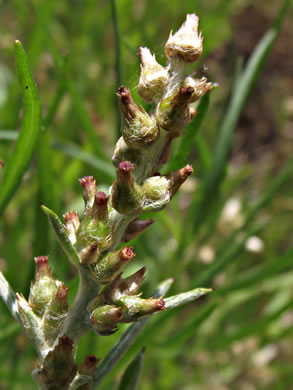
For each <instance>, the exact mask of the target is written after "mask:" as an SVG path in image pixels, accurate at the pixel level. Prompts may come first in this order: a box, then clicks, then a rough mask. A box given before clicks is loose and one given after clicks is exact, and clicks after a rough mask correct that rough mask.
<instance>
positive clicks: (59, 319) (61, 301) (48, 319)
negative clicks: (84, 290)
mask: <svg viewBox="0 0 293 390" xmlns="http://www.w3.org/2000/svg"><path fill="white" fill-rule="evenodd" d="M67 296H68V288H67V287H66V286H65V285H64V283H63V282H59V281H58V282H57V291H56V294H55V295H54V297H53V298H52V300H51V302H50V303H49V304H48V306H47V308H46V310H45V313H44V317H43V323H42V328H43V331H44V336H45V339H46V341H47V343H48V344H49V345H53V344H54V342H55V340H56V338H57V337H58V334H59V332H60V330H61V329H62V327H63V324H64V321H65V317H66V314H67V311H68V302H67Z"/></svg>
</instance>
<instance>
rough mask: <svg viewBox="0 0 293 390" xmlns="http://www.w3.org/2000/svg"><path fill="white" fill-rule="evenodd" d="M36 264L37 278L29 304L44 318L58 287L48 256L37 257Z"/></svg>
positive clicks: (31, 291) (32, 287) (31, 290)
mask: <svg viewBox="0 0 293 390" xmlns="http://www.w3.org/2000/svg"><path fill="white" fill-rule="evenodd" d="M35 262H36V276H35V282H34V283H33V284H32V286H31V289H30V296H29V303H30V305H31V307H32V309H33V310H34V311H35V312H36V314H38V315H39V316H42V315H43V313H44V311H45V309H46V306H47V305H48V303H49V302H50V301H51V299H52V298H53V296H54V295H55V293H56V291H57V286H56V282H55V280H54V279H53V278H52V273H51V270H50V267H49V265H48V256H39V257H35Z"/></svg>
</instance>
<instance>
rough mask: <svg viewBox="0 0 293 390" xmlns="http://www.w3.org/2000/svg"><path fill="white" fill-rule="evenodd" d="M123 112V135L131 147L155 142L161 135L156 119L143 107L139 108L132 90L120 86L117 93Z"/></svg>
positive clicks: (139, 146)
mask: <svg viewBox="0 0 293 390" xmlns="http://www.w3.org/2000/svg"><path fill="white" fill-rule="evenodd" d="M117 96H118V98H119V101H120V109H121V113H122V127H121V131H122V135H123V138H124V141H125V142H126V144H127V145H128V146H129V147H131V148H141V147H145V146H146V145H149V144H151V143H153V142H154V141H155V140H156V139H157V138H158V137H159V135H160V129H159V127H158V125H157V123H156V121H155V120H154V119H153V118H152V117H150V116H149V114H148V113H147V112H146V111H145V110H144V108H143V107H141V108H138V106H137V105H136V103H135V101H134V100H133V98H132V96H131V94H130V91H129V90H128V89H126V88H125V87H120V88H119V90H118V93H117Z"/></svg>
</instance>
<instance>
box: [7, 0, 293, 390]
mask: <svg viewBox="0 0 293 390" xmlns="http://www.w3.org/2000/svg"><path fill="white" fill-rule="evenodd" d="M113 5H115V3H114V1H110V0H96V1H93V0H86V1H82V0H71V1H70V2H69V1H67V2H66V1H56V0H43V1H41V0H38V1H37V0H34V1H32V0H30V1H23V0H2V1H0V21H1V23H0V52H1V56H0V159H1V160H3V161H4V162H6V161H7V160H8V159H9V156H10V155H11V152H12V150H13V148H14V145H15V139H16V137H17V131H18V130H19V128H20V125H21V118H22V98H21V91H20V87H19V83H18V80H17V73H16V68H15V58H14V48H13V43H14V40H15V39H19V40H21V41H22V43H23V45H24V47H25V49H26V51H27V54H28V58H29V61H30V64H31V67H32V70H33V74H34V77H35V79H36V81H37V84H38V87H39V90H40V95H41V99H42V104H43V118H44V119H43V131H42V134H41V137H40V139H39V141H38V145H37V147H36V150H35V154H34V158H33V161H32V163H31V164H30V167H29V169H28V170H27V171H26V172H25V174H24V176H23V179H22V182H21V183H20V186H19V187H18V189H17V191H16V193H15V194H14V196H13V198H12V199H11V201H10V202H9V204H8V206H7V207H6V209H5V211H4V213H3V214H2V216H1V217H2V218H1V222H0V247H1V250H0V270H1V271H2V272H3V273H4V275H5V276H6V277H7V279H8V280H9V282H10V284H11V286H12V287H13V289H14V290H15V291H18V292H23V293H24V294H25V295H27V294H28V291H29V285H30V281H31V280H32V279H33V276H34V262H33V257H34V256H38V255H47V254H50V262H51V266H52V268H53V272H54V274H55V276H56V277H57V278H59V279H62V280H64V281H65V282H66V284H67V285H68V286H69V287H70V296H71V297H72V296H74V294H75V292H76V288H77V278H76V275H75V274H74V272H73V269H72V267H71V266H70V265H69V262H68V261H67V259H66V258H65V255H64V253H63V252H62V250H61V249H60V247H59V246H58V243H56V239H55V237H54V236H53V234H52V232H51V230H50V227H49V224H48V222H47V219H46V217H45V216H44V215H43V214H42V213H41V210H40V207H39V203H40V202H43V203H44V204H45V205H46V206H48V207H50V208H51V209H53V210H54V211H55V212H57V213H58V214H59V215H62V214H64V213H65V212H66V211H69V210H72V209H75V210H79V211H80V210H81V209H82V197H81V189H80V186H79V183H78V180H77V179H78V178H79V177H82V176H84V175H93V176H94V177H95V178H96V181H97V185H98V189H99V190H103V188H107V187H108V186H109V185H110V184H111V182H112V181H113V178H114V177H115V170H114V168H113V167H112V165H111V162H110V159H111V154H112V151H113V147H114V144H115V142H116V140H117V137H118V134H119V121H120V118H119V112H118V111H117V108H118V106H117V98H116V95H115V91H116V89H117V88H118V86H120V85H126V86H127V87H128V88H130V89H131V91H132V93H133V96H134V97H135V99H136V101H137V102H138V103H141V104H143V102H142V100H141V99H140V97H139V96H138V93H137V88H136V86H137V83H138V78H139V61H138V57H137V55H136V51H137V48H138V47H139V46H147V47H149V48H150V49H151V51H152V52H155V53H156V58H157V60H158V61H159V62H160V63H161V64H163V65H165V64H166V59H165V56H164V43H165V41H166V40H167V38H168V35H169V31H170V30H171V29H173V30H174V31H176V30H177V29H178V28H179V27H180V25H181V24H182V22H183V21H184V20H185V15H186V14H187V13H193V12H195V13H196V14H197V15H198V16H199V17H200V30H201V31H202V32H203V36H204V55H203V59H202V60H201V61H200V63H199V64H198V68H197V69H198V74H199V75H206V76H207V77H208V79H209V80H210V81H212V82H214V83H218V87H217V88H215V89H214V90H213V91H212V92H211V93H210V94H209V96H208V97H206V99H205V101H204V102H203V103H202V107H201V110H199V112H200V113H201V118H197V119H195V122H194V123H192V124H191V125H189V126H188V128H187V130H186V136H185V137H186V138H185V141H184V142H183V141H182V142H181V140H180V139H179V140H178V141H176V142H175V144H174V148H173V151H172V158H171V163H169V164H168V166H167V167H166V168H164V172H167V171H168V169H171V168H172V169H178V168H180V167H181V166H183V165H184V164H186V163H191V164H192V165H193V167H194V168H195V174H194V175H193V177H192V178H190V179H189V180H188V181H187V183H186V184H185V185H184V186H183V188H182V190H181V191H180V193H179V194H178V195H177V196H176V197H175V198H174V199H173V202H172V204H171V206H170V207H168V209H167V210H164V211H162V212H160V213H159V214H156V215H153V216H152V217H155V219H156V223H155V224H154V225H153V226H152V227H151V228H149V230H147V231H146V232H145V233H144V234H143V235H142V236H141V237H139V238H138V239H136V240H135V241H134V242H133V243H131V244H133V246H134V248H135V251H136V252H137V256H136V260H135V261H134V263H133V265H132V266H131V267H132V268H131V269H129V272H131V271H134V270H136V269H138V268H139V267H141V266H142V265H146V266H147V269H148V273H147V278H146V281H145V283H144V291H145V293H146V294H149V295H150V294H151V293H152V291H153V290H154V289H155V287H156V285H157V284H158V283H159V282H160V281H162V280H163V279H166V278H169V277H175V282H174V285H173V287H172V290H171V292H170V293H172V294H175V293H179V292H182V291H187V290H188V289H191V288H195V287H213V288H215V291H214V292H213V293H212V294H210V295H209V296H208V297H205V298H203V299H201V300H200V301H197V302H195V303H194V304H191V305H188V306H186V307H184V308H183V309H182V308H180V309H176V310H173V311H172V312H167V313H162V314H160V315H158V316H155V317H154V318H153V319H152V320H151V321H150V322H149V324H148V326H147V327H146V328H145V330H144V331H143V333H142V335H140V336H139V338H138V339H137V342H136V344H135V345H134V347H132V348H131V349H130V351H129V352H128V353H127V355H126V356H125V357H124V358H123V359H122V361H121V363H120V364H119V365H118V366H117V368H116V369H115V370H114V372H113V373H112V375H111V376H110V377H109V378H108V379H107V380H106V381H105V382H104V383H103V385H102V386H101V389H114V388H116V387H117V383H118V380H119V376H121V373H122V371H123V368H124V367H125V366H126V365H127V363H128V362H129V361H130V359H131V358H132V357H133V356H134V354H136V353H137V352H138V351H139V350H140V349H141V348H142V347H146V353H145V366H144V370H143V376H142V382H141V386H140V389H141V390H149V389H152V390H153V389H160V390H164V389H166V390H167V389H168V390H169V389H170V390H173V389H174V390H175V389H180V390H193V389H197V390H210V389H214V390H226V389H235V390H254V389H255V390H257V389H278V390H283V389H284V390H289V389H292V388H293V387H292V386H293V385H292V383H293V371H292V359H293V352H292V351H293V339H292V336H293V287H292V286H293V269H292V264H293V249H292V248H293V245H292V244H293V237H292V230H293V198H292V190H293V182H292V174H293V161H292V150H293V149H292V147H293V94H292V91H293V74H292V69H293V52H292V40H293V30H292V16H293V11H292V7H291V8H289V9H288V10H287V11H286V15H285V19H284V22H283V24H282V28H281V31H280V34H279V36H278V38H277V40H276V42H275V44H274V47H273V49H272V52H271V54H270V56H269V58H268V60H267V61H266V63H265V65H264V69H263V70H262V72H261V73H260V74H259V71H260V65H261V64H258V69H254V70H253V77H252V78H253V80H254V79H255V83H254V85H253V90H252V92H250V93H249V95H248V99H247V100H246V99H245V91H244V90H245V88H246V81H245V79H244V81H243V77H242V76H243V69H245V66H246V64H247V61H248V58H249V56H250V55H251V53H252V51H253V49H254V48H255V46H256V45H257V43H258V42H259V41H260V39H261V38H262V36H263V35H264V33H265V32H266V31H267V30H268V29H269V28H270V26H271V25H272V24H273V22H274V20H275V17H276V16H277V14H278V12H279V8H280V7H281V5H282V2H281V1H275V2H271V3H268V2H264V1H260V0H259V1H249V0H239V1H238V0H237V1H236V0H233V1H228V0H192V1H191V0H184V2H182V1H179V0H173V1H170V0H148V1H147V0H136V1H135V0H117V1H116V7H113ZM290 48H291V50H290ZM262 62H264V60H263V61H260V63H262ZM235 85H236V87H235ZM243 91H244V92H243ZM231 96H232V98H231ZM239 96H240V97H239ZM231 99H232V100H231ZM237 99H238V100H237ZM239 99H240V100H239ZM241 99H242V100H241ZM239 101H240V103H239ZM242 101H243V102H242ZM231 102H232V103H231ZM241 102H242V103H243V104H242V103H241ZM244 102H245V104H244ZM237 104H238V105H237ZM200 119H203V120H202V121H201V120H200ZM235 124H237V126H235ZM4 172H5V167H4V168H1V169H0V175H1V178H2V177H3V173H4ZM1 178H0V179H1ZM0 191H1V187H0ZM124 329H125V326H124V327H123V326H122V327H121V329H120V330H119V332H117V333H116V334H115V335H113V336H111V337H104V338H101V337H98V336H96V335H95V334H88V335H86V336H85V337H84V338H83V339H82V340H81V342H80V346H79V349H78V359H79V360H81V359H82V358H83V356H84V355H85V354H89V353H94V354H96V355H97V356H99V357H101V358H102V357H104V356H105V355H106V354H107V352H108V351H109V349H110V348H111V346H112V345H113V344H114V342H115V341H116V340H117V339H118V338H119V336H120V335H121V334H122V332H123V330H124ZM0 361H1V365H0V389H1V390H7V389H9V390H12V389H13V390H17V389H32V388H34V384H33V381H32V379H31V377H30V372H31V371H32V369H33V368H34V367H35V366H36V364H37V359H36V354H35V352H34V350H33V349H32V347H31V346H30V345H29V343H28V342H27V341H26V339H25V337H24V336H23V334H22V332H21V329H20V326H19V325H18V324H16V323H15V322H14V320H13V319H12V318H11V316H10V313H9V312H8V310H7V309H6V307H5V306H4V305H3V304H2V302H0Z"/></svg>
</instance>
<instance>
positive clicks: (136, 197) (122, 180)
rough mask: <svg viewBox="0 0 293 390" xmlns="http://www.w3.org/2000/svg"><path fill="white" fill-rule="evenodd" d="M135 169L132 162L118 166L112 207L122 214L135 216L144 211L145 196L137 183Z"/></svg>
mask: <svg viewBox="0 0 293 390" xmlns="http://www.w3.org/2000/svg"><path fill="white" fill-rule="evenodd" d="M133 169H134V166H133V164H132V163H131V162H129V161H123V162H121V163H120V164H119V165H118V172H117V179H116V181H115V182H114V183H113V185H112V191H111V200H112V206H113V207H114V209H116V210H117V211H118V212H119V213H120V214H126V215H135V214H139V213H140V212H141V211H142V206H143V205H142V201H143V194H142V192H141V189H140V187H139V186H138V185H137V184H136V183H135V180H134V177H133V174H132V171H133Z"/></svg>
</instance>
